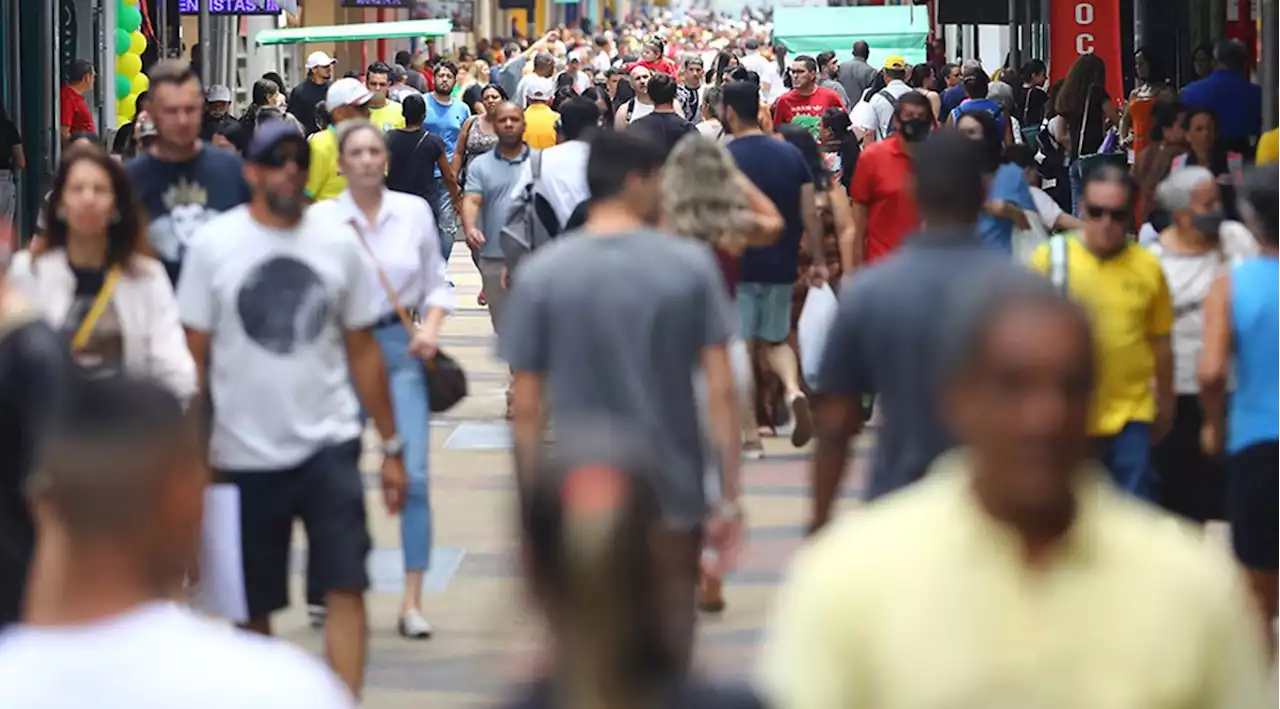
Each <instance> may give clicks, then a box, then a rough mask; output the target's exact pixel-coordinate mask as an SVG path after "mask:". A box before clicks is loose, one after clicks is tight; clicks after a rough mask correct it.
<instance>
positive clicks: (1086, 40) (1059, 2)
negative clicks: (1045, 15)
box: [1049, 0, 1125, 99]
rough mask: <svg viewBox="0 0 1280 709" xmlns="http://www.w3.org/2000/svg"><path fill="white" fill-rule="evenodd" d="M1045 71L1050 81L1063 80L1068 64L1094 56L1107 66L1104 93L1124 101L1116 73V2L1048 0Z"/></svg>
mask: <svg viewBox="0 0 1280 709" xmlns="http://www.w3.org/2000/svg"><path fill="white" fill-rule="evenodd" d="M1049 31H1050V34H1049V69H1050V77H1051V80H1052V81H1057V80H1058V79H1063V78H1066V76H1067V71H1068V70H1070V69H1071V64H1072V63H1074V62H1075V60H1076V59H1077V58H1079V57H1080V56H1081V55H1084V54H1097V55H1098V56H1099V57H1100V58H1101V59H1102V61H1103V62H1105V63H1106V65H1107V93H1109V94H1111V97H1112V98H1113V99H1124V97H1125V96H1124V83H1123V79H1122V78H1121V72H1120V0H1051V3H1050V7H1049Z"/></svg>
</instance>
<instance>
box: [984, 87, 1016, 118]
mask: <svg viewBox="0 0 1280 709" xmlns="http://www.w3.org/2000/svg"><path fill="white" fill-rule="evenodd" d="M987 98H989V99H991V100H992V101H995V102H996V103H998V104H1000V108H1001V109H1003V110H1004V112H1005V113H1006V114H1010V113H1013V109H1014V105H1013V87H1012V86H1010V85H1008V84H1006V83H1004V82H1003V81H993V82H991V83H990V85H988V86H987Z"/></svg>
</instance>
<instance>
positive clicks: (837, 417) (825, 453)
mask: <svg viewBox="0 0 1280 709" xmlns="http://www.w3.org/2000/svg"><path fill="white" fill-rule="evenodd" d="M919 145H920V147H919V151H920V152H918V153H917V155H916V160H917V161H918V162H919V163H920V164H923V165H933V166H935V169H934V170H929V171H922V172H921V173H920V174H917V175H916V176H915V178H914V180H915V189H916V195H917V197H916V204H917V205H919V209H920V217H921V220H922V221H923V222H924V223H926V224H929V225H930V227H929V228H927V229H925V230H924V231H923V232H921V233H919V234H915V235H913V236H911V237H910V238H909V239H907V240H906V241H905V242H904V243H903V246H902V248H901V249H899V251H897V252H895V253H894V254H893V255H892V256H890V257H889V258H887V259H884V260H882V261H878V262H877V263H876V264H875V265H873V266H870V267H868V268H866V269H864V270H861V271H857V272H855V273H854V274H853V275H852V276H851V277H850V279H849V281H848V282H847V283H846V284H845V286H844V287H843V288H842V289H841V291H840V307H839V310H838V311H837V314H836V318H835V320H834V322H832V324H831V329H830V331H829V332H828V334H827V343H826V348H825V349H824V350H823V354H822V363H821V365H820V367H819V370H818V382H817V389H818V390H819V391H820V392H821V393H822V394H824V396H823V397H821V404H820V406H819V407H818V409H819V410H818V411H817V412H816V414H815V423H816V427H817V430H818V447H817V450H816V451H815V454H814V474H813V479H814V483H813V520H812V525H813V528H814V529H817V528H818V527H821V526H822V525H824V524H826V522H827V521H828V520H829V518H830V514H831V509H832V507H833V505H834V502H835V499H836V496H837V495H838V493H839V488H840V483H841V481H842V479H843V477H844V470H845V465H846V463H847V462H848V457H849V443H850V441H851V440H852V439H853V437H854V436H856V435H857V434H858V433H859V431H860V430H861V426H862V418H861V398H862V396H863V395H864V394H874V395H875V396H876V407H877V408H879V409H882V410H883V411H884V425H883V426H881V427H880V429H879V430H878V431H877V436H876V448H875V459H874V461H873V463H872V468H871V480H870V482H869V484H868V489H867V491H866V494H865V497H866V498H867V499H868V500H871V499H875V498H877V497H880V496H882V495H886V494H888V493H891V492H893V491H895V490H897V489H899V488H901V487H903V486H906V485H909V484H910V483H913V482H915V481H916V480H919V479H920V478H921V477H923V476H924V474H925V471H926V470H927V469H928V467H929V465H930V464H931V463H933V459H934V458H936V457H937V456H938V454H939V453H942V452H943V451H945V450H947V449H948V448H949V447H951V445H952V444H953V439H952V437H951V435H950V433H949V432H948V431H947V429H946V427H945V426H944V425H943V423H942V420H941V416H940V409H941V406H942V402H941V401H940V400H939V398H938V386H937V383H938V380H937V369H938V362H937V356H938V354H937V353H938V352H939V351H940V350H942V349H944V348H943V347H942V342H941V338H942V337H943V333H944V332H945V330H946V324H947V323H948V321H949V320H950V319H951V317H952V315H951V312H952V309H953V308H955V307H957V305H956V304H957V303H958V302H963V298H961V297H959V296H960V293H961V292H962V290H963V289H964V288H967V287H968V286H969V285H970V284H973V283H981V282H984V281H986V280H989V279H991V278H995V277H998V274H999V273H1001V272H1005V271H1013V270H1019V267H1018V266H1016V265H1015V264H1013V263H1012V262H1011V261H1010V260H1009V258H1008V256H1007V255H1005V254H1001V253H999V252H996V251H992V250H991V249H988V248H986V247H984V246H983V245H982V243H981V242H980V241H979V240H978V236H977V223H978V214H979V212H980V211H981V210H982V208H983V203H984V201H985V199H986V195H985V192H984V189H985V188H984V187H983V179H982V178H983V175H982V168H981V165H982V159H981V155H979V154H978V153H977V149H976V148H975V146H974V145H973V144H972V143H966V142H965V141H964V140H963V139H962V138H959V137H957V135H956V134H955V133H954V132H948V133H938V134H935V135H933V136H931V137H930V138H929V139H928V140H926V141H925V142H923V143H920V144H919Z"/></svg>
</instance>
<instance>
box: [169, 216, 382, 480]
mask: <svg viewBox="0 0 1280 709" xmlns="http://www.w3.org/2000/svg"><path fill="white" fill-rule="evenodd" d="M358 244H359V242H358V241H357V240H356V236H355V233H354V232H353V231H352V230H351V228H350V227H349V226H347V225H345V224H334V223H332V222H331V221H326V220H325V218H324V215H323V214H320V213H319V212H318V211H317V210H309V211H308V212H307V213H306V214H305V215H304V216H303V218H302V222H301V223H300V224H298V225H297V226H296V227H294V228H292V229H273V228H270V227H267V226H264V225H263V224H261V223H259V222H257V221H256V220H254V219H253V218H252V217H251V216H250V215H249V210H248V207H245V206H240V207H236V208H234V209H232V210H230V211H228V212H224V213H223V214H221V215H219V216H217V217H215V218H213V219H211V220H210V221H208V222H205V223H204V225H203V226H201V227H200V228H199V229H198V230H197V231H196V233H195V236H193V237H192V239H191V242H190V243H189V244H188V246H187V257H186V260H185V262H184V266H183V269H182V276H181V278H180V279H179V280H178V314H179V316H180V317H181V319H182V324H183V325H185V326H186V327H188V328H191V329H193V330H200V331H202V332H207V333H209V336H210V345H209V349H210V352H209V360H210V361H209V373H208V380H209V392H210V394H211V396H212V397H213V432H212V436H211V438H210V441H209V456H210V458H211V462H212V464H213V466H214V467H215V468H218V469H222V470H234V471H263V470H282V469H286V468H292V467H293V466H295V465H298V464H299V463H300V462H302V461H303V460H306V459H307V458H309V457H311V456H312V455H313V454H314V453H315V452H316V451H317V450H319V449H320V448H321V447H323V446H326V445H332V444H335V443H341V442H344V441H349V440H351V439H354V438H358V437H359V436H360V421H359V417H358V415H359V411H358V408H357V406H356V398H355V396H354V394H353V391H352V388H351V376H350V374H349V373H348V369H347V351H346V345H345V333H346V331H347V330H359V329H363V328H367V327H370V326H371V325H373V323H374V322H375V321H377V319H378V317H379V316H380V315H382V313H381V312H380V302H379V299H378V298H375V297H373V294H374V293H376V292H377V282H376V280H375V279H374V276H373V274H372V273H371V269H369V268H367V267H366V266H365V264H364V261H363V260H362V257H361V254H360V246H359V245H358Z"/></svg>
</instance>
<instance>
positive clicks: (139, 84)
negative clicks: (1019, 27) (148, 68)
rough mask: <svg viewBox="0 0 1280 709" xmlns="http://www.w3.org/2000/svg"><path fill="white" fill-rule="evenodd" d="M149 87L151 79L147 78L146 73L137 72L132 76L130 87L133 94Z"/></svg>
mask: <svg viewBox="0 0 1280 709" xmlns="http://www.w3.org/2000/svg"><path fill="white" fill-rule="evenodd" d="M149 88H151V79H148V78H147V75H146V74H138V75H137V76H135V77H133V86H132V88H131V89H130V92H131V93H132V94H133V95H135V96H137V95H138V94H140V93H142V92H143V91H146V90H147V89H149Z"/></svg>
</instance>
